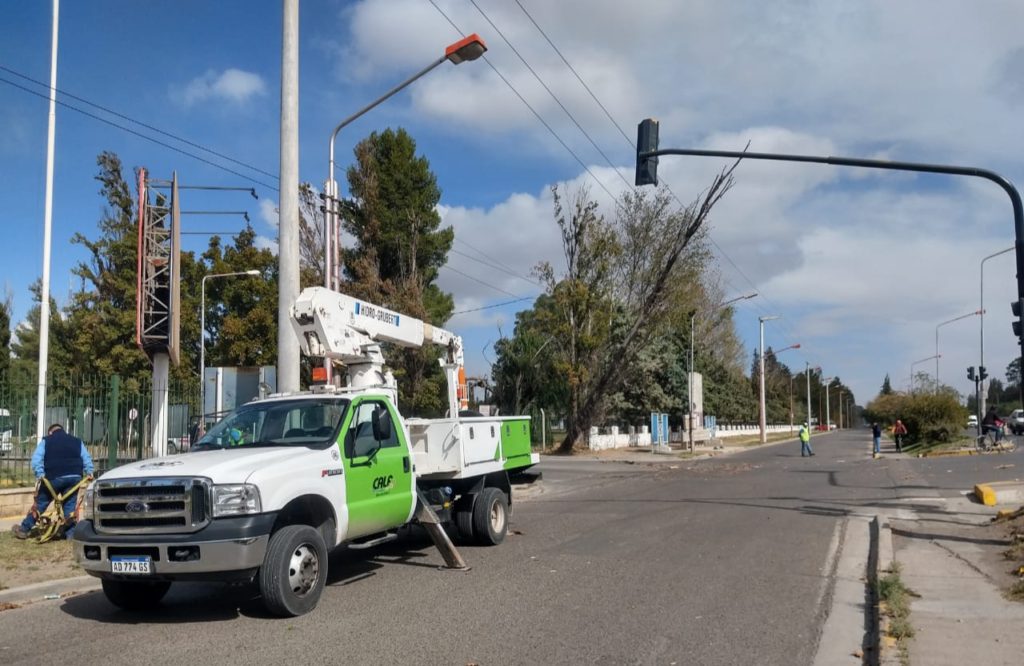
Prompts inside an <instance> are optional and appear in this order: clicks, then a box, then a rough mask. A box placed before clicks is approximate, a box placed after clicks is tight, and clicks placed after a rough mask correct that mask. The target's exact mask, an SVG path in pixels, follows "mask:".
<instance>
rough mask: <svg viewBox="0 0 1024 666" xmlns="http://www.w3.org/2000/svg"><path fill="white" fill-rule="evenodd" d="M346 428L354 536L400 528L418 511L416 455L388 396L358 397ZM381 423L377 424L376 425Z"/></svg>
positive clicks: (347, 485)
mask: <svg viewBox="0 0 1024 666" xmlns="http://www.w3.org/2000/svg"><path fill="white" fill-rule="evenodd" d="M350 414H351V416H350V417H349V422H348V424H347V426H346V428H345V429H344V433H345V434H344V440H343V441H344V458H345V475H346V476H347V481H346V483H345V494H346V501H347V503H348V515H349V536H351V537H358V536H362V535H366V534H373V533H376V532H383V531H385V530H388V529H391V528H394V527H397V526H399V525H402V524H404V523H405V522H406V521H408V520H409V517H410V515H411V514H412V510H413V502H415V496H414V493H413V477H412V459H411V458H410V456H409V447H408V445H407V443H406V441H405V433H404V432H403V431H402V428H401V426H400V424H399V421H398V419H397V418H395V416H396V414H395V412H394V410H393V409H392V408H391V406H390V404H389V403H388V401H386V400H383V399H381V398H361V399H359V398H357V399H356V400H354V401H353V408H352V409H351V410H350ZM375 423H376V426H375Z"/></svg>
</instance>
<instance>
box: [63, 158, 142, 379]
mask: <svg viewBox="0 0 1024 666" xmlns="http://www.w3.org/2000/svg"><path fill="white" fill-rule="evenodd" d="M96 164H97V166H98V167H99V173H98V174H97V175H96V177H95V178H96V180H97V181H99V182H100V194H101V195H102V196H103V198H104V200H105V203H106V206H105V207H104V209H103V213H102V215H101V217H100V221H99V231H100V235H99V237H98V238H97V239H96V240H90V239H89V238H87V237H86V236H85V235H84V234H82V233H76V234H75V235H74V236H73V237H72V239H71V242H72V243H75V244H77V245H81V246H83V247H84V248H85V249H86V250H87V252H88V255H89V258H88V260H86V261H83V262H79V263H78V265H76V266H75V267H74V268H72V273H73V274H74V275H76V276H77V277H79V278H80V279H81V288H80V289H79V290H78V292H76V293H75V294H73V295H72V298H71V302H70V304H69V307H68V322H67V335H66V336H65V337H64V338H63V340H64V342H65V344H66V345H67V347H68V350H69V352H70V358H69V365H68V367H67V369H68V370H71V371H74V372H78V373H94V372H96V373H100V374H104V375H110V374H114V373H117V374H119V375H121V376H122V377H126V378H128V379H130V380H141V379H143V378H144V377H147V376H148V375H149V362H148V360H147V358H146V354H145V353H144V352H143V351H142V350H141V349H139V348H138V346H137V345H136V342H135V301H136V293H137V275H138V264H137V245H138V226H137V225H138V216H137V212H136V206H135V198H134V196H133V195H132V192H131V188H130V187H129V184H128V182H127V181H126V180H125V179H124V176H123V173H122V166H121V160H120V158H119V157H118V156H117V155H115V154H114V153H110V152H103V153H100V155H99V156H98V157H97V158H96Z"/></svg>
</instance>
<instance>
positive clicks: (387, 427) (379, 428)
mask: <svg viewBox="0 0 1024 666" xmlns="http://www.w3.org/2000/svg"><path fill="white" fill-rule="evenodd" d="M371 421H372V423H373V438H374V439H375V440H377V441H378V442H386V441H388V440H390V439H391V415H390V414H388V410H386V409H379V408H378V409H375V410H373V416H372V417H371Z"/></svg>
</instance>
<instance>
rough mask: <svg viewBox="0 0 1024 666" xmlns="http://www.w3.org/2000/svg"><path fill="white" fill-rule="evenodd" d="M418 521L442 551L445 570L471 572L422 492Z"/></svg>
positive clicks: (417, 495)
mask: <svg viewBox="0 0 1024 666" xmlns="http://www.w3.org/2000/svg"><path fill="white" fill-rule="evenodd" d="M416 498H417V500H418V501H417V503H416V514H415V517H416V520H417V521H419V523H420V524H421V525H423V527H424V528H425V529H426V530H427V534H429V535H430V540H431V541H433V542H434V545H435V546H437V549H438V550H439V551H441V557H443V558H444V564H445V568H447V569H455V570H458V571H469V566H468V565H467V564H466V561H465V560H464V559H462V555H461V554H460V553H459V551H458V549H457V548H455V544H453V543H452V540H451V539H450V538H449V537H448V533H447V532H445V531H444V526H443V525H442V524H441V519H440V518H439V517H438V515H437V513H435V512H434V509H432V508H431V506H430V502H429V501H427V498H426V497H424V496H423V492H422V491H420V490H417V491H416Z"/></svg>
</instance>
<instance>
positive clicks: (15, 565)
mask: <svg viewBox="0 0 1024 666" xmlns="http://www.w3.org/2000/svg"><path fill="white" fill-rule="evenodd" d="M0 562H3V567H0V587H18V586H20V585H28V584H30V583H39V582H42V581H45V580H56V579H58V578H67V577H68V576H77V575H80V574H81V569H80V568H79V566H78V565H77V564H76V563H75V561H74V554H73V551H72V542H71V541H67V540H61V541H49V542H47V543H42V544H40V543H36V542H35V541H29V540H22V539H16V538H14V535H13V534H11V533H10V532H5V533H0Z"/></svg>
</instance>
